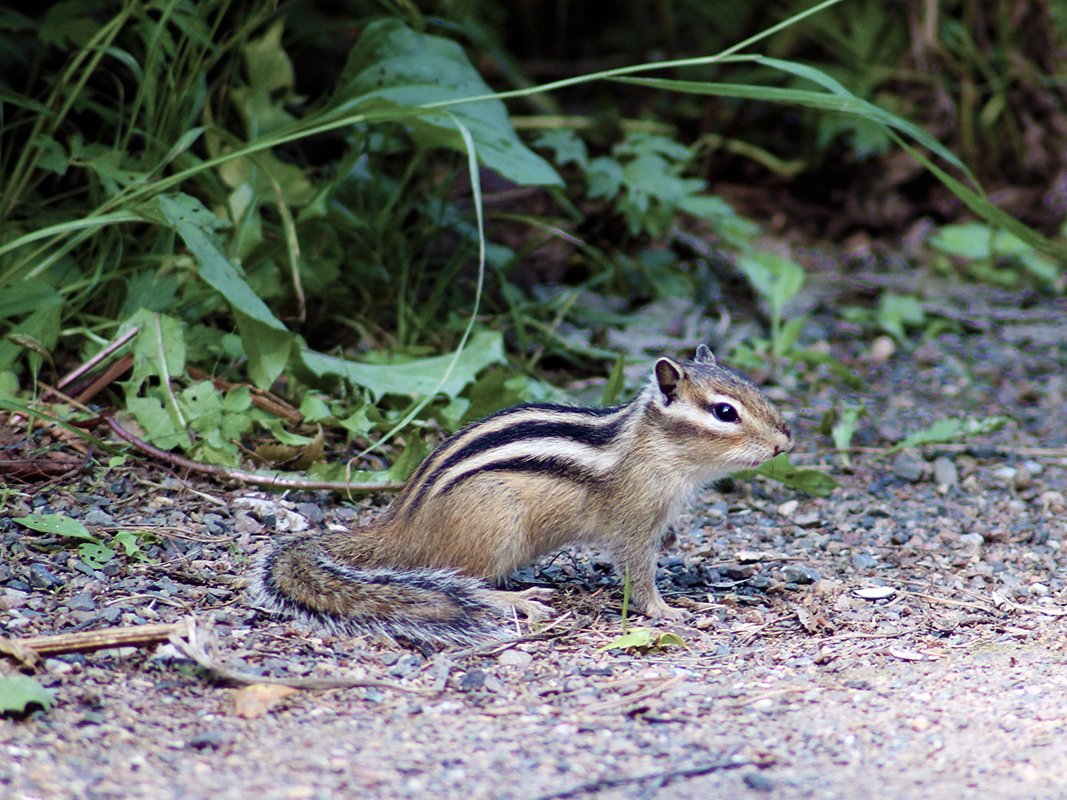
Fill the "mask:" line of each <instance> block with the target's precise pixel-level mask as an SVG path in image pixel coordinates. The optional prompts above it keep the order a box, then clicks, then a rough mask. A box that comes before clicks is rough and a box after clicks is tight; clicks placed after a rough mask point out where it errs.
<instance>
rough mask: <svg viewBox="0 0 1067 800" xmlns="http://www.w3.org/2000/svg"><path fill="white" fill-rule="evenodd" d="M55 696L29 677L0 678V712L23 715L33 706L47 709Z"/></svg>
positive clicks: (7, 676)
mask: <svg viewBox="0 0 1067 800" xmlns="http://www.w3.org/2000/svg"><path fill="white" fill-rule="evenodd" d="M54 697H55V695H54V693H53V692H51V691H50V690H48V689H45V688H44V687H43V686H41V684H40V683H38V682H37V681H36V680H34V679H33V678H31V677H30V676H29V675H4V676H3V677H0V712H2V713H11V714H25V713H27V712H28V711H29V710H30V707H31V706H33V705H39V706H41V707H42V708H44V709H49V708H51V707H52V704H53V703H54V702H55V699H54Z"/></svg>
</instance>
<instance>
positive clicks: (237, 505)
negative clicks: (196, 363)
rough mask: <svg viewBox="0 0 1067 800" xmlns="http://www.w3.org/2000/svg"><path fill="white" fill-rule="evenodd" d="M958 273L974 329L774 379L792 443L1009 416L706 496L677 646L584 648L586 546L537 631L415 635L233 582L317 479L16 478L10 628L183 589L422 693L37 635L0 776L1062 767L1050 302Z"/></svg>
mask: <svg viewBox="0 0 1067 800" xmlns="http://www.w3.org/2000/svg"><path fill="white" fill-rule="evenodd" d="M946 302H949V303H953V304H954V305H953V308H955V309H956V310H957V311H958V310H959V309H961V308H962V309H964V310H963V311H961V312H960V313H966V314H968V315H970V317H971V320H970V322H969V323H968V325H967V327H966V329H967V331H969V334H968V335H967V336H961V335H958V334H945V335H943V336H941V337H940V338H938V339H937V340H936V341H934V342H928V343H925V344H923V345H921V347H919V348H918V350H917V351H913V352H908V353H906V354H901V355H898V356H897V357H895V358H893V359H891V360H890V361H889V362H888V363H887V364H886V365H885V366H884V367H879V368H873V367H863V366H858V367H857V373H858V374H859V375H860V377H861V378H862V386H861V387H860V388H857V389H854V390H846V389H844V388H842V387H841V386H840V384H839V383H837V384H835V383H834V382H833V381H826V380H823V379H822V378H820V376H818V375H811V376H807V377H805V378H804V379H803V380H801V381H800V382H799V383H798V385H797V386H796V387H793V388H791V389H790V392H789V397H788V399H787V401H786V402H784V403H783V405H784V406H785V408H786V410H787V411H788V413H789V415H790V416H791V417H792V418H793V419H794V420H795V422H796V426H797V428H798V431H799V434H800V435H799V439H800V442H801V444H800V446H799V448H798V450H799V452H800V453H801V455H802V456H803V455H804V454H807V456H808V457H807V458H801V459H799V461H800V462H801V463H808V464H812V463H817V462H822V463H825V464H830V463H831V462H832V460H833V459H832V458H831V457H830V456H829V455H817V454H816V451H817V450H820V449H821V450H822V452H823V453H826V449H827V448H828V446H829V445H828V439H827V438H826V437H825V436H821V435H820V434H818V433H817V430H816V428H817V426H818V422H819V419H820V418H821V417H822V414H823V412H824V411H825V410H827V409H828V408H830V407H831V406H833V405H834V404H841V403H844V402H852V403H862V404H863V405H864V406H865V407H866V410H867V412H868V416H867V417H866V418H865V421H864V422H863V423H862V425H861V427H860V430H859V431H858V432H857V436H856V443H857V444H859V445H862V446H869V447H872V448H884V447H885V445H886V443H887V442H889V441H894V440H897V439H899V438H900V437H901V436H902V435H904V434H906V433H909V432H911V431H913V430H916V429H918V428H921V427H925V426H926V425H928V424H929V423H930V422H931V421H932V420H934V419H937V418H941V417H947V416H954V415H970V416H973V417H975V418H980V417H986V416H988V415H991V414H995V413H1006V414H1009V415H1011V416H1012V417H1013V419H1014V422H1012V423H1010V424H1009V425H1008V426H1007V427H1006V428H1005V429H1004V430H1003V431H1001V432H999V433H996V434H992V435H990V436H987V437H982V438H978V439H971V440H967V441H966V442H964V443H962V444H960V445H957V446H942V447H938V446H934V447H928V448H925V449H924V450H923V451H922V452H921V453H910V454H905V455H904V456H901V457H899V458H896V459H894V458H893V457H889V458H884V459H874V458H872V457H870V456H861V457H857V466H856V467H855V468H854V469H853V470H851V471H844V470H841V469H839V468H838V469H835V471H834V474H835V477H837V478H838V480H839V481H840V482H841V484H842V487H841V488H840V489H839V490H837V491H836V492H835V493H834V495H833V496H831V497H830V498H828V499H825V500H819V499H813V498H808V497H804V496H802V495H798V494H797V493H795V492H792V491H790V490H788V489H785V488H783V487H781V486H779V485H777V484H767V483H759V484H756V485H755V487H754V490H752V489H750V488H746V487H745V486H738V487H736V488H735V489H734V490H733V491H731V492H727V493H719V492H716V491H709V492H707V493H705V495H704V496H703V497H702V498H701V502H700V503H699V504H697V505H696V506H695V507H694V509H693V511H692V514H691V515H690V516H688V517H687V518H686V519H685V520H684V524H683V525H681V526H679V527H680V528H682V529H685V531H686V532H683V533H682V534H681V535H680V537H679V543H678V545H677V546H676V547H675V548H674V549H672V550H671V551H670V552H668V553H666V554H665V555H664V558H663V560H662V561H661V568H660V574H661V587H662V588H663V590H664V593H665V595H666V596H667V597H668V600H669V601H670V600H671V598H673V601H674V602H676V603H681V602H688V603H689V604H690V607H691V608H692V609H693V613H692V616H691V617H690V618H689V619H688V620H686V621H684V622H683V623H681V624H678V625H673V626H671V630H673V631H674V632H676V633H677V634H678V635H679V636H680V637H681V638H682V639H683V640H684V642H685V645H686V646H685V647H679V646H666V647H665V648H663V649H661V650H652V651H649V652H645V653H641V652H625V651H621V650H602V649H601V648H603V647H604V645H606V644H608V643H609V642H610V641H612V640H613V639H614V638H615V637H616V636H617V635H618V634H619V631H620V619H619V617H618V615H617V613H616V612H617V609H618V608H619V597H620V592H619V589H618V586H617V584H616V582H615V580H614V578H613V577H612V576H611V575H610V573H609V572H608V571H607V570H606V565H605V564H604V563H603V562H602V561H600V560H599V559H598V558H597V557H596V556H595V555H594V554H590V553H587V552H584V551H574V552H568V553H565V554H562V555H560V556H557V557H555V558H553V559H550V560H547V561H545V562H544V563H543V564H542V565H540V566H539V567H538V568H536V569H533V568H531V569H529V570H525V571H523V572H522V573H520V575H519V576H518V577H519V580H520V581H529V582H535V583H540V584H546V585H552V586H554V587H555V588H557V596H556V600H555V602H554V605H555V607H556V608H557V610H558V611H559V612H560V616H559V617H558V618H557V620H556V621H555V622H554V623H553V624H551V625H550V626H549V629H548V630H547V632H546V636H545V637H544V638H542V639H539V640H533V641H525V642H520V643H518V644H511V645H506V646H501V647H498V648H493V649H488V650H485V651H482V652H478V653H472V654H463V653H458V652H455V651H451V652H449V651H445V652H442V653H438V654H431V655H429V656H428V657H426V656H423V655H421V654H419V653H416V652H414V651H412V650H410V649H405V648H402V647H396V646H389V645H385V644H382V643H378V642H370V641H367V640H363V639H338V638H333V637H327V636H321V635H309V634H308V633H306V632H304V631H302V630H300V629H298V628H295V627H291V626H288V625H286V624H284V623H279V622H274V621H270V620H267V619H264V618H263V617H262V616H260V615H258V614H257V613H255V612H254V611H252V610H250V609H248V608H247V606H246V605H245V604H244V597H243V591H242V587H243V580H244V576H245V575H246V574H247V569H248V566H249V564H250V563H251V559H252V558H254V556H255V555H256V553H258V552H261V551H263V550H264V549H265V548H266V547H268V546H269V542H270V537H271V530H272V529H273V528H275V527H276V526H278V525H279V523H280V521H282V520H287V519H288V520H290V521H296V522H297V523H300V522H301V521H303V522H304V523H306V524H307V525H308V526H309V527H310V528H311V529H320V528H322V527H323V526H324V525H325V524H327V523H344V522H348V521H351V520H352V519H353V518H355V517H356V516H358V514H359V513H360V512H357V511H356V510H353V509H350V508H344V507H341V506H337V505H335V504H333V503H332V502H331V501H329V500H328V498H324V497H322V496H312V495H308V496H306V497H299V498H293V497H290V498H286V499H281V498H278V497H270V496H268V495H265V494H263V493H259V492H253V491H248V490H241V491H235V492H229V491H223V490H220V488H219V487H218V486H216V485H211V484H206V483H201V484H197V485H195V486H194V487H189V485H187V484H186V483H184V482H183V481H180V480H177V479H175V478H173V477H164V476H163V475H162V474H161V473H158V472H152V471H146V470H145V469H144V468H142V467H136V468H123V469H120V470H113V471H112V472H110V473H108V474H107V475H94V476H88V477H86V478H85V479H83V480H82V481H81V482H80V483H78V484H76V485H71V486H67V487H63V488H61V489H54V488H53V489H49V490H48V491H44V492H42V491H37V490H34V488H33V487H29V488H27V489H26V490H25V491H22V492H19V493H17V494H13V495H11V496H9V497H8V499H7V506H6V509H5V510H4V512H3V516H2V517H0V550H2V552H3V553H4V555H5V557H4V559H3V563H2V564H0V634H2V635H4V636H8V637H22V636H29V635H35V634H39V633H53V632H57V631H61V630H73V629H81V628H88V629H92V628H101V627H107V626H113V625H123V624H125V625H135V624H144V623H153V622H169V621H178V620H181V619H183V618H185V617H187V616H188V614H189V613H190V612H192V613H195V614H196V615H197V617H198V619H199V620H200V626H201V628H202V629H210V634H211V636H212V638H213V641H214V643H215V647H216V648H217V651H218V657H219V658H220V659H222V660H224V661H226V662H227V663H229V664H231V665H233V666H238V667H240V668H241V669H244V670H247V671H252V672H255V673H257V674H262V675H276V676H284V677H290V678H291V677H292V676H301V677H316V676H355V677H367V678H375V679H381V680H385V681H389V682H390V683H393V684H396V685H398V686H402V687H405V688H407V689H413V690H416V691H413V692H412V691H398V690H395V689H392V688H373V687H372V688H366V687H364V688H352V689H335V690H329V691H318V692H311V691H301V692H297V693H294V694H290V695H288V696H286V697H284V698H281V699H280V700H279V701H278V704H277V705H274V706H273V707H271V708H269V709H266V710H263V709H261V711H262V713H260V714H258V715H253V716H252V718H245V717H242V716H239V715H238V713H237V711H236V706H235V700H236V699H237V698H238V697H239V694H238V690H237V689H236V688H231V687H225V686H219V685H215V684H212V683H211V682H210V681H208V680H206V679H205V676H204V675H203V673H201V672H200V671H199V670H198V669H197V668H196V667H195V666H194V665H193V664H192V662H190V661H189V660H188V659H186V658H183V657H182V656H181V654H180V653H179V652H178V651H177V650H176V649H175V648H174V647H173V646H171V645H162V646H159V647H154V648H137V649H135V648H128V649H124V650H110V651H102V652H96V653H89V654H85V655H73V656H63V657H57V658H53V659H49V660H47V661H46V662H45V664H44V668H43V670H42V671H41V672H40V673H39V674H38V677H39V679H40V680H41V682H42V683H44V684H45V685H47V686H48V687H50V688H52V689H54V690H55V691H56V696H57V705H56V706H55V707H54V708H53V709H51V710H50V711H48V712H38V713H36V714H33V715H31V716H30V717H29V718H26V719H21V720H11V719H4V720H0V753H2V755H0V796H3V797H12V798H20V799H21V798H26V799H27V800H28V799H29V798H130V797H134V798H135V797H153V798H156V797H160V798H179V797H180V798H199V797H205V798H206V797H211V798H246V797H259V798H318V797H323V798H327V797H341V796H349V795H351V796H363V797H383V798H384V797H390V798H391V797H398V798H407V797H410V798H418V797H427V796H432V797H449V798H452V797H457V798H465V799H466V798H494V799H496V798H499V799H500V800H505V799H508V800H510V799H511V798H516V799H518V798H521V799H522V800H529V799H531V798H541V797H545V798H547V797H593V796H595V797H597V798H635V797H636V798H651V797H655V798H664V799H665V798H682V797H685V798H691V797H714V796H728V797H747V796H752V797H756V796H764V797H771V798H869V797H888V798H945V799H946V800H947V799H948V798H953V799H955V798H960V797H982V798H1000V797H1027V798H1060V797H1064V796H1067V786H1065V783H1067V730H1065V725H1067V666H1065V664H1064V661H1065V655H1064V654H1065V652H1067V650H1065V644H1067V619H1065V617H1064V616H1063V614H1064V612H1065V611H1067V584H1065V582H1064V576H1065V575H1067V569H1065V567H1067V552H1065V548H1064V547H1063V546H1062V545H1063V544H1064V542H1065V541H1067V522H1065V518H1067V508H1065V500H1064V497H1065V495H1067V412H1065V411H1064V409H1065V408H1067V405H1065V394H1067V382H1065V380H1064V377H1063V376H1064V375H1065V374H1067V369H1065V368H1067V345H1065V344H1064V342H1065V340H1067V336H1065V335H1064V327H1065V325H1067V323H1065V322H1064V320H1065V319H1067V308H1065V307H1064V305H1063V304H1062V303H1058V304H1057V303H1056V302H1052V301H1049V302H1045V303H1043V304H1039V305H1037V306H1030V307H1028V308H1026V313H1027V314H1029V316H1024V317H1022V318H1020V317H1018V316H1016V317H1014V318H1005V317H1004V316H1003V314H1001V315H1000V316H998V315H997V314H996V313H994V311H996V310H997V309H1001V310H1003V309H1014V310H1016V311H1019V310H1020V309H1021V306H1020V305H1019V304H1018V303H1016V302H1013V301H1012V299H1011V298H1010V297H1007V296H1003V295H1001V296H998V295H995V294H993V293H976V294H972V295H971V296H969V297H967V298H963V299H961V298H960V297H956V298H950V299H949V300H947V301H946ZM830 324H831V323H829V322H827V325H830ZM830 340H831V342H833V343H835V344H834V352H835V354H837V355H838V356H840V357H841V358H851V357H859V356H862V355H863V353H864V351H865V348H866V347H867V345H866V343H864V341H863V337H861V336H857V335H856V332H855V331H850V330H849V329H837V330H834V329H831V336H830ZM857 363H859V362H857ZM193 489H195V490H196V491H195V492H194V491H193ZM248 498H266V500H267V501H268V502H267V504H266V505H262V504H260V505H258V506H257V505H254V504H251V505H250V504H248V503H247V502H246V501H247V499H248ZM792 501H796V502H792ZM31 510H33V511H37V512H39V513H48V512H56V513H62V514H67V515H69V516H72V517H78V518H80V519H82V520H83V521H84V522H85V523H86V524H87V525H89V526H90V527H91V528H92V529H93V530H95V531H101V532H112V531H114V530H119V529H126V528H130V527H131V526H139V528H138V529H139V530H148V529H151V530H153V531H154V537H155V538H154V541H150V540H149V539H147V538H145V537H144V536H142V537H141V538H140V539H139V542H140V547H141V551H142V554H143V555H144V556H146V557H147V560H144V561H140V560H137V558H136V557H129V558H127V557H123V556H118V555H117V556H115V557H113V558H112V559H110V560H109V561H107V563H104V564H102V565H101V566H99V567H93V566H90V565H87V564H86V563H85V561H84V560H83V559H82V558H80V557H79V555H78V553H77V552H76V543H74V544H72V543H71V542H70V541H69V540H61V539H58V538H57V537H48V536H44V535H32V536H31V535H27V533H26V531H25V530H24V529H22V528H21V527H19V526H18V525H16V524H14V523H13V522H11V520H10V517H14V516H19V515H21V514H24V513H27V512H29V511H31ZM879 587H881V588H880V589H879ZM872 588H873V589H879V591H880V592H881V593H882V595H884V596H883V597H881V599H875V598H873V597H869V596H864V595H865V594H866V593H865V592H864V591H863V590H870V589H872ZM683 598H685V600H683ZM635 622H638V623H639V620H635ZM524 632H526V633H529V632H530V631H524ZM0 670H2V671H3V672H4V673H5V674H6V673H10V671H11V665H10V664H9V663H7V662H4V663H3V664H2V666H0Z"/></svg>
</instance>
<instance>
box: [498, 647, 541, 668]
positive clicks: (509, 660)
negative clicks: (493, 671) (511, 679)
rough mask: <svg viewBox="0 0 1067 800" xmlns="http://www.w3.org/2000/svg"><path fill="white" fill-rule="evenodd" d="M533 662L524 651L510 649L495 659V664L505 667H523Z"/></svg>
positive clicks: (530, 656)
mask: <svg viewBox="0 0 1067 800" xmlns="http://www.w3.org/2000/svg"><path fill="white" fill-rule="evenodd" d="M532 661H533V656H532V655H530V654H529V653H527V652H526V651H525V650H516V649H515V648H512V649H510V650H505V651H504V652H503V653H501V654H500V655H499V656H498V657H497V662H498V663H500V664H503V665H504V666H507V667H525V666H528V665H529V664H530V662H532Z"/></svg>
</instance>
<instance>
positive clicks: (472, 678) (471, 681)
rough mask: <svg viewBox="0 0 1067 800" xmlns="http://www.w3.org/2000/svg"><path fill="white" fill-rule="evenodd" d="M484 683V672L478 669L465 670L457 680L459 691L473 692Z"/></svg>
mask: <svg viewBox="0 0 1067 800" xmlns="http://www.w3.org/2000/svg"><path fill="white" fill-rule="evenodd" d="M484 685H485V672H483V671H482V670H480V669H471V670H467V672H465V673H464V674H463V677H462V678H461V679H460V682H459V690H460V691H461V692H473V691H474V690H476V689H481V688H482V687H483V686H484Z"/></svg>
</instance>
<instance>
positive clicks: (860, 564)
mask: <svg viewBox="0 0 1067 800" xmlns="http://www.w3.org/2000/svg"><path fill="white" fill-rule="evenodd" d="M852 566H854V567H857V568H858V569H877V568H878V559H877V558H875V557H874V556H872V555H869V554H868V553H856V555H854V556H852Z"/></svg>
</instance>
